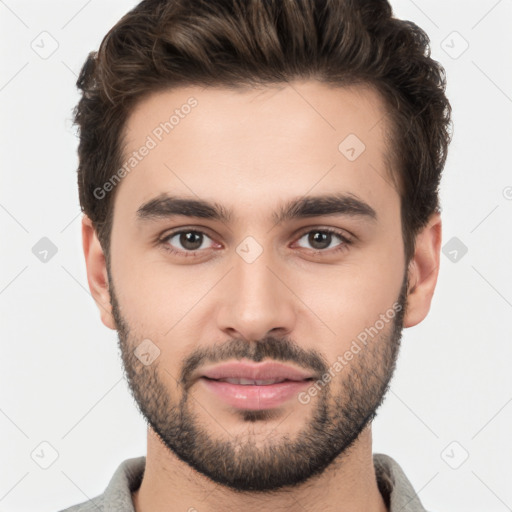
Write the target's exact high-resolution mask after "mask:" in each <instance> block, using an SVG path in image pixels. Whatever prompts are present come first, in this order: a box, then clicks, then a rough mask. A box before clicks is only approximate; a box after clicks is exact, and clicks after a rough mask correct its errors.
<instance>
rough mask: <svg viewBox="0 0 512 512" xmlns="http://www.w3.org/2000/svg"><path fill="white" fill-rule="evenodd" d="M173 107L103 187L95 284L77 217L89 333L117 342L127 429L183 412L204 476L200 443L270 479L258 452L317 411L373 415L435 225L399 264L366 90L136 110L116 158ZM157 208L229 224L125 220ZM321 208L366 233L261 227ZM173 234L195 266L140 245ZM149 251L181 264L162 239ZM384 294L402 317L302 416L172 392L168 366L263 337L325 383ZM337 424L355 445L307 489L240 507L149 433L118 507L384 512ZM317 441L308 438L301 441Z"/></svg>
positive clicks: (427, 296) (170, 95)
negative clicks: (193, 237) (106, 231)
mask: <svg viewBox="0 0 512 512" xmlns="http://www.w3.org/2000/svg"><path fill="white" fill-rule="evenodd" d="M191 96H193V97H194V98H196V99H197V100H198V105H197V107H195V108H194V109H193V110H192V111H191V113H190V114H189V115H188V116H186V117H185V118H184V119H181V120H180V123H179V125H177V126H176V127H175V128H174V129H173V131H172V132H171V133H169V134H168V135H166V136H165V137H164V138H163V140H162V141H161V142H160V143H159V144H158V145H157V147H156V148H154V149H152V150H151V151H150V153H149V154H148V155H147V156H146V157H145V158H144V159H143V160H142V161H141V162H140V163H138V165H137V167H136V169H134V170H133V171H132V172H130V173H129V174H128V175H126V177H124V178H123V180H122V182H121V183H120V184H119V185H117V189H116V191H115V194H116V196H115V202H114V214H113V215H114V217H113V228H112V237H111V259H110V262H109V268H107V262H106V260H105V257H104V254H103V251H102V248H101V245H100V243H99V240H98V238H97V236H96V233H95V230H94V228H93V226H92V223H91V221H90V220H89V219H88V218H87V216H84V217H83V222H82V234H83V246H84V255H85V260H86V266H87V276H88V282H89V287H90V290H91V293H92V295H93V297H94V299H95V301H96V303H97V305H98V308H99V310H100V314H101V319H102V322H103V323H104V324H105V325H106V326H107V327H109V328H111V329H116V330H118V333H119V337H120V346H121V349H122V353H123V361H124V363H125V369H126V370H127V374H128V377H129V382H130V387H131V389H132V391H133V392H134V395H135V397H136V399H137V401H138V405H139V407H140V408H141V409H142V411H143V413H144V407H145V411H146V412H149V413H151V412H153V413H154V414H156V415H159V419H160V421H162V424H161V425H160V427H162V428H165V427H167V426H168V425H170V424H171V423H172V420H169V422H168V424H166V423H165V419H166V418H168V417H169V415H170V416H171V417H172V418H175V417H177V416H176V414H177V410H178V409H177V407H178V405H179V403H180V399H181V400H183V399H184V397H185V398H186V407H185V409H184V410H186V411H187V413H188V414H190V416H189V418H192V425H190V424H189V425H188V426H189V427H190V426H195V427H196V431H195V432H196V434H197V433H199V434H200V435H199V434H198V437H196V441H200V442H198V443H197V444H198V451H197V453H196V456H197V457H198V458H200V457H201V456H204V458H205V459H204V460H205V461H209V460H210V459H208V456H210V455H211V454H210V453H209V452H208V451H207V449H206V448H207V447H206V444H205V442H206V441H205V440H206V439H208V440H209V441H211V442H213V443H221V442H223V443H227V446H228V447H231V448H232V449H233V450H235V448H236V449H237V450H242V452H241V453H243V454H245V455H246V456H247V458H246V459H243V460H251V463H253V464H256V463H258V464H259V466H258V467H260V468H263V467H265V464H267V465H270V461H269V460H268V458H266V457H267V456H268V452H267V451H265V450H266V449H267V448H269V447H272V449H273V450H274V453H277V454H281V455H283V454H284V453H285V452H284V451H280V450H283V449H285V448H286V446H289V442H290V441H297V440H298V439H299V435H300V434H301V433H302V432H310V431H308V428H311V427H312V426H314V425H315V424H317V423H315V422H318V412H319V410H320V407H321V406H322V405H323V406H324V407H325V408H326V410H327V411H328V412H329V415H328V419H329V421H328V423H327V427H331V428H332V427H336V425H339V424H340V422H342V421H343V420H344V419H345V420H346V417H345V412H347V411H352V410H353V408H354V407H355V406H357V404H356V403H355V400H354V397H352V401H351V398H350V396H351V395H350V394H349V393H348V390H354V389H355V390H358V392H359V394H360V396H356V397H355V399H356V400H358V401H359V403H360V400H361V399H364V400H363V402H364V401H367V404H366V405H367V406H368V410H369V411H371V412H374V411H375V410H376V408H377V407H378V405H380V403H381V399H382V397H383V395H384V393H385V386H384V384H385V383H386V379H389V378H391V375H392V372H393V368H394V361H395V359H396V349H397V347H398V341H399V337H400V330H401V328H402V327H411V326H414V325H416V324H418V323H419V322H421V321H422V320H423V319H424V318H425V317H426V315H427V313H428V311H429V308H430V303H431V299H432V296H433V293H434V289H435V285H436V281H437V276H438V267H439V255H440V246H441V219H440V216H439V214H433V215H432V217H431V218H430V219H429V222H428V223H427V225H426V227H425V228H424V229H423V230H422V231H421V232H420V233H419V234H418V236H417V239H416V246H415V253H414V256H413V258H412V259H411V261H410V262H408V264H406V262H405V259H404V245H403V240H402V235H401V224H400V197H399V194H398V191H397V190H396V189H395V187H394V186H392V185H391V183H392V181H391V180H390V178H389V175H387V171H386V167H385V154H386V153H385V152H386V144H387V142H386V138H385V129H386V127H387V125H386V123H387V120H386V118H385V110H384V106H383V103H382V101H381V99H380V96H379V95H378V94H377V93H376V92H375V91H374V90H373V89H370V88H363V87H361V86H359V87H357V88H330V87H328V86H326V85H325V84H321V83H319V82H316V81H302V82H294V83H293V84H292V85H280V86H277V87H265V88H262V89H250V90H245V91H236V92H235V91H232V90H227V89H222V88H208V89H207V88H199V87H181V88H177V89H173V90H168V91H163V92H159V93H157V94H153V95H151V96H148V97H147V98H144V99H143V100H142V101H141V102H140V103H139V104H138V105H137V106H136V108H135V109H134V110H133V112H132V114H131V115H130V117H129V119H128V121H127V124H126V132H125V142H126V146H125V154H126V155H129V154H130V153H131V152H132V151H135V150H137V149H138V148H140V146H141V145H142V144H144V141H145V140H146V137H147V136H148V134H151V133H152V131H153V130H154V128H155V127H156V126H158V125H159V123H160V122H162V121H164V120H165V119H168V117H169V115H170V113H172V111H174V109H175V108H179V107H180V106H181V105H183V104H184V103H186V101H187V99H188V98H190V97H191ZM350 133H352V134H356V135H357V136H358V137H359V139H360V140H362V141H363V142H364V144H365V146H366V149H365V151H364V152H363V153H362V154H361V155H360V156H359V157H358V158H357V159H356V160H355V161H349V160H348V159H347V158H345V156H344V155H343V154H341V152H340V151H339V150H338V145H339V144H340V142H341V141H342V140H343V139H344V138H345V137H346V136H347V135H348V134H350ZM162 192H167V193H169V194H173V195H179V196H186V197H190V198H196V199H197V198H200V199H206V200H210V201H215V202H216V203H219V204H222V205H223V206H225V207H226V208H230V209H232V210H233V219H232V220H231V221H230V222H229V223H222V222H219V221H213V220H205V219H190V218H187V217H181V216H180V217H174V218H172V219H158V220H151V221H146V222H139V221H137V218H136V212H137V209H138V208H139V207H140V206H141V205H142V204H143V203H145V202H147V201H149V200H150V199H152V198H154V197H157V196H158V195H159V194H161V193H162ZM334 192H339V193H350V194H353V195H354V196H357V197H358V198H360V199H361V200H363V201H364V202H366V203H368V204H369V205H371V207H372V208H373V209H374V210H375V212H376V214H377V217H376V219H375V220H373V221H372V220H371V219H368V218H361V217H354V216H347V215H337V216H322V217H314V218H308V219H300V220H297V219H295V220H290V221H285V222H283V223H282V224H279V225H275V223H274V222H273V220H272V217H271V212H274V211H276V210H278V208H279V206H280V205H281V204H283V202H284V201H286V200H289V199H295V198H299V197H302V196H304V195H311V196H313V195H321V194H331V193H334ZM177 228H193V229H194V230H196V231H197V230H199V231H201V232H203V233H205V234H206V235H207V236H206V237H205V238H204V242H203V244H202V245H201V249H199V252H201V254H200V255H198V256H195V257H191V256H188V257H185V256H184V255H172V254H170V253H168V252H166V251H165V250H164V249H163V245H158V244H157V240H158V239H159V238H163V236H164V235H166V236H167V234H169V233H170V232H171V230H176V229H177ZM321 228H333V229H337V230H339V231H340V232H342V233H349V234H351V235H353V236H352V240H353V243H352V244H350V245H348V246H346V247H345V248H344V249H343V250H341V251H338V252H334V250H335V249H336V248H338V247H339V246H340V244H342V243H343V242H341V240H340V239H338V238H337V237H336V236H333V237H332V238H331V239H330V244H329V241H327V242H326V243H325V247H327V248H325V249H318V247H319V246H318V245H317V246H314V245H312V240H311V238H310V239H308V236H304V235H307V233H310V232H311V231H313V232H317V231H322V229H321ZM247 236H251V237H253V238H254V239H255V240H256V241H257V243H258V244H259V246H260V247H261V248H262V251H263V252H262V253H261V255H260V256H259V257H258V258H257V259H256V260H255V261H254V262H252V263H250V264H249V263H247V262H246V261H245V260H244V259H243V258H242V257H240V255H239V254H238V253H237V252H236V248H237V247H238V246H239V244H240V243H241V242H242V241H243V240H244V239H245V238H246V237H247ZM166 243H167V244H172V246H173V247H174V248H175V249H177V250H180V251H182V252H185V251H187V247H186V246H184V244H183V239H181V240H180V237H179V236H177V237H174V238H172V240H171V239H167V241H166ZM315 248H316V249H317V250H316V251H315ZM403 285H408V286H407V287H406V288H402V287H403ZM401 290H403V291H404V292H406V293H407V307H406V308H404V309H405V311H403V313H404V314H403V315H401V317H400V318H398V319H397V320H396V323H395V325H394V327H395V331H393V323H392V322H389V323H387V324H386V326H385V327H384V328H383V329H381V330H380V331H379V334H378V335H377V336H376V337H375V338H374V339H373V340H372V342H371V343H370V344H369V345H368V346H367V347H365V348H363V350H362V351H361V352H360V353H359V354H358V355H355V356H354V358H353V360H352V361H349V362H348V364H347V365H346V367H345V368H343V370H342V371H340V372H338V373H337V374H336V376H335V377H334V378H333V379H332V382H330V383H329V385H328V386H325V388H324V391H321V392H319V393H318V394H317V395H316V396H313V397H311V400H310V402H309V403H307V404H303V403H300V402H299V401H298V400H295V399H292V400H290V401H288V402H286V403H285V404H282V405H281V406H279V407H277V408H275V409H273V410H272V414H269V415H268V416H267V417H260V418H259V419H258V421H250V418H249V417H248V415H244V414H242V413H240V411H238V410H236V409H234V408H231V407H229V406H226V405H225V404H224V403H223V402H222V401H220V400H219V399H218V398H216V397H215V396H213V395H212V394H211V392H209V391H208V390H207V389H206V388H205V387H204V386H202V385H201V383H200V382H196V381H194V380H193V379H192V377H193V375H192V374H186V375H185V377H186V378H188V379H189V380H187V381H186V382H187V383H189V384H190V386H189V387H188V388H187V390H186V392H187V393H188V394H185V389H184V386H183V381H182V380H180V376H183V371H184V363H185V361H187V358H189V357H190V356H191V355H193V354H196V353H197V352H198V351H199V350H206V351H207V353H208V354H210V355H215V356H219V354H221V352H220V347H222V346H224V347H225V348H226V347H227V349H228V351H227V352H222V354H224V356H223V357H222V358H220V360H222V361H226V360H234V359H236V358H235V357H231V358H230V357H227V356H226V355H225V354H231V355H236V354H242V353H243V354H247V355H255V354H256V353H258V352H257V350H262V352H260V355H261V354H262V353H264V350H263V349H262V346H263V345H264V346H266V347H267V349H265V350H267V352H266V353H267V354H271V355H273V354H274V352H273V351H272V350H273V349H272V347H273V346H274V345H272V343H269V344H267V345H265V343H264V341H266V340H267V339H268V341H269V342H270V341H273V342H275V343H277V344H280V345H279V346H283V347H287V348H288V347H289V346H292V347H295V349H296V352H294V354H298V356H297V359H293V358H292V359H291V360H290V361H289V362H290V363H292V364H294V365H295V366H297V367H302V368H304V369H308V370H311V367H310V366H308V364H309V363H313V362H322V363H323V364H324V365H325V366H324V368H325V367H330V366H332V365H333V363H334V362H335V361H336V360H337V357H338V356H339V355H340V354H344V353H345V352H346V351H347V350H349V348H350V346H351V342H352V341H353V340H354V339H355V338H356V337H357V335H358V334H359V333H361V332H362V331H364V329H365V328H368V327H369V326H373V325H375V323H376V321H377V320H378V319H379V315H381V314H383V313H385V312H386V311H388V310H389V309H390V308H392V306H393V304H396V303H397V300H398V299H399V296H400V291H401ZM269 337H270V338H269ZM144 339H150V340H151V341H152V342H153V343H154V344H155V345H156V346H157V347H158V348H159V350H160V355H159V356H158V358H157V359H156V360H155V362H153V363H152V364H151V365H148V366H145V365H142V364H140V362H139V361H138V360H135V358H134V357H133V351H134V350H135V348H136V347H137V346H138V345H139V344H140V343H141V342H142V340H144ZM262 340H263V341H262ZM286 340H289V341H290V342H291V345H287V344H286ZM257 347H259V349H257ZM231 349H233V351H231V352H230V351H229V350H231ZM276 353H277V352H276ZM286 353H287V354H288V352H286ZM290 354H291V353H290ZM383 354H387V357H382V356H383ZM299 356H300V357H299ZM268 359H273V357H270V358H268ZM299 361H300V362H301V363H303V365H302V366H301V363H299ZM198 370H200V367H199V368H196V371H198ZM320 373H321V372H320ZM187 375H188V377H187ZM194 375H195V374H194ZM372 375H374V376H377V377H375V379H374V384H375V385H373V386H372V385H371V384H368V383H369V382H370V383H371V382H372V381H371V380H370V381H368V380H367V379H371V376H372ZM356 376H357V377H356ZM377 382H380V383H381V384H382V385H380V386H378V385H377ZM350 386H352V387H350ZM156 391H158V394H157V393H156ZM364 403H366V402H364ZM141 406H142V407H141ZM152 407H154V409H155V410H154V411H152V409H151V408H152ZM351 408H352V409H351ZM162 411H163V412H162ZM335 411H337V414H335ZM167 413H169V415H167ZM173 415H174V416H173ZM253 419H254V418H253ZM355 426H356V427H358V428H359V430H358V432H357V434H358V435H357V437H356V438H355V439H353V440H351V441H350V443H348V445H342V444H336V442H335V441H336V439H332V440H331V442H332V450H331V452H330V453H333V456H334V458H333V460H331V461H329V462H326V464H325V467H323V468H320V469H319V471H318V472H317V473H316V474H314V475H310V476H309V477H308V478H306V479H303V481H301V482H298V481H297V482H296V483H295V484H294V485H290V486H288V487H286V486H284V487H281V488H279V489H275V490H271V489H268V490H267V491H265V492H256V491H248V490H244V491H236V490H235V489H233V488H232V487H230V486H229V485H225V484H223V483H219V481H214V480H213V479H212V478H210V477H209V476H208V474H207V471H198V470H197V468H194V467H193V466H192V465H190V464H189V463H187V462H185V461H184V460H182V459H181V458H180V457H178V456H177V455H176V454H175V453H174V452H173V451H172V450H170V449H169V447H168V445H166V443H165V442H164V441H163V440H162V436H161V435H159V434H158V433H157V432H155V430H154V429H153V427H152V426H151V425H149V426H148V450H147V459H146V471H145V475H144V479H143V482H142V485H141V487H140V489H139V490H137V491H136V492H134V493H133V500H134V506H135V509H136V510H137V512H148V511H153V512H159V511H163V510H166V511H167V512H168V511H174V510H176V511H178V510H193V509H192V508H191V507H194V508H195V509H197V510H198V511H201V512H203V511H205V512H207V511H208V512H213V511H221V510H222V511H226V510H244V511H246V512H252V511H261V510H302V509H304V510H308V511H320V510H322V511H334V510H339V504H340V503H343V504H344V510H353V511H370V512H383V511H385V510H387V509H386V505H385V503H384V500H383V498H382V496H381V494H380V492H379V490H378V487H377V482H376V478H375V474H374V467H373V461H372V434H371V419H370V420H369V421H368V422H367V423H366V424H364V422H363V423H361V422H360V423H358V424H357V425H355ZM324 430H325V429H324V428H323V427H322V432H323V431H324ZM325 431H326V430H325ZM167 434H169V433H167ZM169 435H170V434H169ZM176 435H178V434H176ZM285 437H286V439H285ZM328 439H329V438H328V437H327V436H324V437H322V434H321V433H320V434H318V439H315V442H316V441H323V442H328ZM337 441H340V440H339V439H338V440H337ZM345 441H346V440H345ZM201 443H202V444H201ZM249 443H251V444H250V445H249ZM308 446H309V445H307V444H305V448H307V447H308ZM309 447H310V446H309ZM201 450H203V451H201ZM243 450H245V451H243ZM288 455H290V454H288ZM296 456H297V458H296V459H293V458H292V459H287V460H293V461H294V462H295V463H297V465H298V464H299V463H300V461H301V459H300V453H298V454H296ZM250 457H253V458H252V459H250ZM210 462H211V460H210ZM241 464H242V465H243V461H242V463H241ZM293 464H294V463H293V462H292V463H291V465H293ZM219 466H220V465H219V464H216V469H217V471H220V470H219V469H218V468H219ZM254 467H256V466H254ZM268 467H270V466H268ZM242 469H247V468H242ZM246 473H247V472H246ZM242 474H244V473H242ZM210 476H211V475H210ZM217 476H219V475H217ZM228 476H229V475H226V477H228ZM303 476H304V475H303ZM176 489H179V492H176ZM298 504H300V506H299V505H298Z"/></svg>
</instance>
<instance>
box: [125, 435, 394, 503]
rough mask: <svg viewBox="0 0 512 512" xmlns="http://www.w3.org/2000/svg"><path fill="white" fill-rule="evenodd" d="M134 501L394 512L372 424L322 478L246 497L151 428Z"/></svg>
mask: <svg viewBox="0 0 512 512" xmlns="http://www.w3.org/2000/svg"><path fill="white" fill-rule="evenodd" d="M132 497H133V502H134V507H135V510H136V512H164V511H165V512H174V511H183V510H187V511H190V512H194V511H196V512H197V511H200V512H221V511H222V512H225V511H230V510H243V511H244V512H261V510H262V508H264V509H267V510H276V511H279V510H285V509H289V508H290V504H293V503H298V504H300V505H301V507H300V509H301V510H302V509H304V510H308V511H311V512H317V511H318V512H320V511H322V512H331V511H332V512H334V511H338V512H339V511H340V510H343V511H350V512H363V511H364V512H388V509H387V507H386V505H385V502H384V500H383V498H382V495H381V494H380V492H379V489H378V486H377V479H376V477H375V470H374V466H373V455H372V438H371V426H369V427H367V428H366V429H365V430H364V431H363V432H362V433H361V435H360V436H359V437H358V439H357V440H356V441H355V443H354V444H353V445H352V447H351V448H350V450H348V452H347V453H345V454H342V456H340V458H339V459H337V460H335V461H334V462H333V463H332V464H331V465H330V466H329V467H328V468H327V469H326V470H325V471H324V472H323V473H321V474H320V475H316V476H314V477H312V478H310V479H309V480H308V481H306V482H305V483H303V484H302V485H299V486H296V487H293V488H287V489H283V490H279V491H274V492H272V493H268V494H263V493H253V492H243V493H240V492H236V491H233V490H232V489H229V488H226V487H222V486H220V485H219V484H217V483H216V482H213V481H211V480H210V479H208V478H207V477H205V476H204V475H202V474H200V473H198V472H197V471H195V470H194V469H193V468H191V467H190V466H188V464H186V463H184V462H183V461H181V460H180V459H178V458H177V457H176V456H175V455H174V454H173V453H172V452H170V451H169V450H168V449H167V447H166V446H165V445H164V444H163V443H162V441H161V440H160V438H159V437H158V436H157V435H156V434H155V433H154V432H153V430H152V429H151V427H149V428H148V450H147V456H146V468H145V472H144V478H143V480H142V483H141V486H140V488H139V489H138V490H137V491H135V492H134V493H133V495H132Z"/></svg>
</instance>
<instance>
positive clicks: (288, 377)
mask: <svg viewBox="0 0 512 512" xmlns="http://www.w3.org/2000/svg"><path fill="white" fill-rule="evenodd" d="M313 378H314V376H313V375H312V374H311V373H308V372H306V371H305V370H301V369H299V368H296V367H293V366H290V365H287V364H283V363H278V362H275V361H267V362H263V363H252V362H246V361H234V362H228V363H222V364H219V365H215V366H211V367H206V368H204V369H203V370H202V371H201V376H200V379H199V381H200V382H201V383H202V385H203V386H204V387H205V388H206V390H207V391H208V392H210V393H213V394H214V395H216V396H217V397H219V398H220V399H221V400H222V401H223V402H225V403H227V404H228V405H230V406H231V407H234V408H236V409H245V410H248V409H250V410H262V409H270V408H273V407H277V406H279V405H281V404H283V403H285V402H286V401H288V400H290V399H291V398H293V397H296V396H297V394H298V393H299V392H300V391H301V390H302V389H303V388H304V387H305V386H308V385H310V381H311V380H312V379H313ZM218 379H251V380H272V379H276V380H283V382H277V383H275V384H260V385H258V384H255V385H252V384H232V383H230V382H223V381H219V380H218Z"/></svg>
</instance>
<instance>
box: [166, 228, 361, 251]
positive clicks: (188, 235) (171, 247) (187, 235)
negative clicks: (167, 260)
mask: <svg viewBox="0 0 512 512" xmlns="http://www.w3.org/2000/svg"><path fill="white" fill-rule="evenodd" d="M334 238H338V239H339V240H341V243H338V244H337V245H335V246H334V250H332V251H330V250H328V249H329V248H330V246H331V244H332V242H333V239H334ZM302 239H306V243H309V244H311V246H312V247H311V250H312V251H314V252H315V254H318V253H324V252H325V253H327V254H332V253H337V252H338V251H342V250H346V249H348V246H349V245H350V244H351V243H352V240H351V239H350V238H349V237H348V236H347V235H345V234H343V233H341V232H340V231H338V230H335V229H331V228H316V229H309V231H306V232H305V233H303V234H302V235H301V237H300V238H299V239H298V241H297V242H296V243H299V242H300V241H301V240H302ZM173 240H174V242H173ZM207 240H210V242H211V243H210V244H208V243H207ZM159 244H160V245H161V246H162V247H163V248H164V249H165V250H166V251H167V252H169V253H171V254H175V255H178V256H183V257H189V256H199V255H200V253H201V251H206V250H207V249H211V248H213V247H215V246H217V247H220V245H219V244H217V243H215V242H213V240H212V239H211V238H210V237H209V236H208V235H207V234H206V233H205V232H203V231H201V230H197V229H181V230H180V231H174V232H172V233H169V234H167V235H166V236H164V237H163V238H162V239H161V240H160V241H159ZM176 245H178V246H181V248H180V247H178V248H176ZM299 247H302V248H307V247H304V246H303V245H300V244H299Z"/></svg>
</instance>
